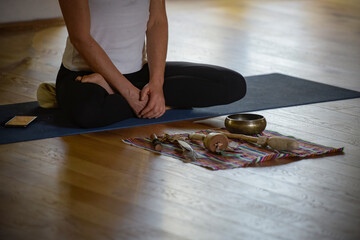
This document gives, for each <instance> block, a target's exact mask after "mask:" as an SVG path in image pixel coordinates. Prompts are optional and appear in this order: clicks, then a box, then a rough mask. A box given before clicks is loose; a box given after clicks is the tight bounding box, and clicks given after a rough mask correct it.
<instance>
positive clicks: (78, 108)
mask: <svg viewBox="0 0 360 240" xmlns="http://www.w3.org/2000/svg"><path fill="white" fill-rule="evenodd" d="M70 111H71V112H70V115H71V118H72V120H73V122H74V123H75V124H76V125H77V126H79V127H81V128H94V127H102V126H103V124H101V121H100V114H99V111H98V110H97V108H96V107H95V106H92V105H90V104H82V105H76V104H75V105H74V106H73V107H72V108H71V110H70Z"/></svg>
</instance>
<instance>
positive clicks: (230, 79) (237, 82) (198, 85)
mask: <svg viewBox="0 0 360 240" xmlns="http://www.w3.org/2000/svg"><path fill="white" fill-rule="evenodd" d="M245 93H246V83H245V80H244V78H243V76H242V75H241V74H239V73H237V72H235V71H233V70H230V69H227V68H224V67H219V66H214V65H208V64H197V63H189V62H168V63H167V64H166V69H165V83H164V95H165V100H166V104H167V105H170V106H176V107H208V106H214V105H221V104H228V103H231V102H234V101H237V100H239V99H241V98H242V97H244V95H245Z"/></svg>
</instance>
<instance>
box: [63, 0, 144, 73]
mask: <svg viewBox="0 0 360 240" xmlns="http://www.w3.org/2000/svg"><path fill="white" fill-rule="evenodd" d="M149 4H150V0H89V7H90V18H91V29H90V33H91V35H92V37H93V38H94V39H95V40H96V41H97V42H98V43H99V44H100V46H101V47H102V48H103V49H104V50H105V52H106V53H107V55H108V56H109V57H110V59H111V60H112V62H113V63H114V64H115V66H116V67H117V68H118V70H119V71H120V72H121V73H123V74H128V73H132V72H136V71H138V70H140V69H141V67H142V65H143V59H144V52H143V50H144V44H145V32H146V26H147V21H148V19H149ZM63 64H64V66H65V67H66V68H67V69H69V70H72V71H83V70H90V71H91V69H90V67H89V66H88V65H87V64H86V62H85V60H84V59H83V58H82V57H81V55H80V54H79V53H78V52H77V51H76V49H75V48H74V47H73V45H72V44H71V42H70V40H69V38H68V39H67V42H66V48H65V52H64V55H63Z"/></svg>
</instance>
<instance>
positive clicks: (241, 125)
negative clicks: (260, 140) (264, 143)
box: [225, 113, 266, 135]
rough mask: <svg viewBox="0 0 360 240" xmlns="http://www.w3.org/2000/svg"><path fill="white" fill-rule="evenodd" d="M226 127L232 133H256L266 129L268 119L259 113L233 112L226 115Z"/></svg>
mask: <svg viewBox="0 0 360 240" xmlns="http://www.w3.org/2000/svg"><path fill="white" fill-rule="evenodd" d="M225 127H226V129H227V130H228V131H229V132H231V133H241V134H246V135H254V134H258V133H261V132H262V131H264V130H265V128H266V119H265V118H264V117H263V116H261V115H259V114H251V113H243V114H233V115H229V116H227V117H226V119H225Z"/></svg>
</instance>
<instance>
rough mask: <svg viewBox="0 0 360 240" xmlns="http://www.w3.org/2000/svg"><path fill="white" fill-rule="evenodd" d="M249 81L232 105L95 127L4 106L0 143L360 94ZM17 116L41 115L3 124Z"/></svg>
mask: <svg viewBox="0 0 360 240" xmlns="http://www.w3.org/2000/svg"><path fill="white" fill-rule="evenodd" d="M246 82H247V94H246V96H245V98H243V99H241V100H240V101H237V102H234V103H232V104H228V105H221V106H215V107H207V108H194V109H172V110H168V111H167V112H166V113H165V114H164V115H163V116H162V117H161V118H158V119H137V118H131V119H127V120H124V121H121V122H118V123H115V124H112V125H109V126H106V127H101V128H91V129H82V128H78V127H76V126H75V125H74V124H72V123H71V122H70V121H69V120H68V119H66V118H65V116H63V115H62V113H61V111H60V110H59V109H42V108H40V107H39V105H38V104H37V102H28V103H20V104H11V105H2V106H0V122H1V123H2V125H1V127H0V144H6V143H14V142H21V141H28V140H35V139H43V138H51V137H60V136H66V135H73V134H81V133H90V132H98V131H105V130H112V129H120V128H128V127H135V126H143V125H149V124H156V123H167V122H174V121H180V120H188V119H198V118H208V117H215V116H221V115H227V114H233V113H241V112H251V111H258V110H264V109H272V108H280V107H289V106H296V105H303V104H310V103H318V102H326V101H335V100H341V99H349V98H358V97H360V92H356V91H352V90H347V89H343V88H338V87H334V86H330V85H326V84H321V83H316V82H312V81H308V80H304V79H300V78H295V77H291V76H287V75H283V74H277V73H274V74H268V75H259V76H251V77H246ZM15 115H36V116H38V118H37V119H36V120H35V122H33V123H31V125H29V126H28V127H27V128H5V127H4V126H3V124H4V123H5V122H6V121H7V120H9V119H10V118H12V117H13V116H15Z"/></svg>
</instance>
